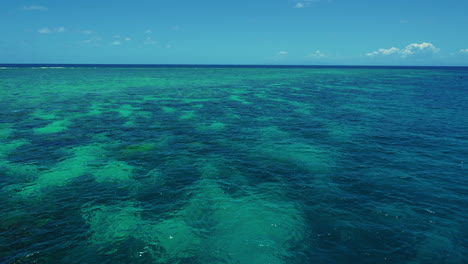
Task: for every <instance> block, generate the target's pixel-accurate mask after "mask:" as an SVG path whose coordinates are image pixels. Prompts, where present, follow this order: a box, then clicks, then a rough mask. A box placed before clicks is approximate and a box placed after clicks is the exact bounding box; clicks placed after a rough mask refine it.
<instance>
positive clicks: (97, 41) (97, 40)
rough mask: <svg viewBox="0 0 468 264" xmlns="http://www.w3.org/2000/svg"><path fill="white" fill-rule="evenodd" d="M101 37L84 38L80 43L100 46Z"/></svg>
mask: <svg viewBox="0 0 468 264" xmlns="http://www.w3.org/2000/svg"><path fill="white" fill-rule="evenodd" d="M101 40H102V39H101V38H99V37H92V38H89V39H85V40H83V41H81V42H82V43H84V44H90V45H94V46H101V43H100V41H101Z"/></svg>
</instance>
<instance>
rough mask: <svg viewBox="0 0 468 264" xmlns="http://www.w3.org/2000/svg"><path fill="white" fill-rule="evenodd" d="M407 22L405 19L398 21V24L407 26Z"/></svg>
mask: <svg viewBox="0 0 468 264" xmlns="http://www.w3.org/2000/svg"><path fill="white" fill-rule="evenodd" d="M408 23H409V21H408V20H406V19H400V24H408Z"/></svg>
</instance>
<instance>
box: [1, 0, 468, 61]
mask: <svg viewBox="0 0 468 264" xmlns="http://www.w3.org/2000/svg"><path fill="white" fill-rule="evenodd" d="M467 13H468V1H467V0H426V1H422V0H391V1H389V0H297V1H296V0H230V1H228V0H200V1H194V0H171V1H162V0H161V1H160V0H134V1H130V0H113V1H99V0H92V1H90V0H80V1H69V0H43V1H34V0H32V1H22V0H2V1H1V3H0V25H1V26H0V36H1V38H0V63H124V64H125V63H150V64H306V65H317V64H318V65H466V66H468V15H467Z"/></svg>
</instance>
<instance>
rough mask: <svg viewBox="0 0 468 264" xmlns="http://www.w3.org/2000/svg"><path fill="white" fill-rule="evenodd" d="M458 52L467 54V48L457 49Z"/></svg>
mask: <svg viewBox="0 0 468 264" xmlns="http://www.w3.org/2000/svg"><path fill="white" fill-rule="evenodd" d="M459 53H464V54H468V49H461V50H460V51H459Z"/></svg>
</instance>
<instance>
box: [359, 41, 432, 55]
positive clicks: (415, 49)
mask: <svg viewBox="0 0 468 264" xmlns="http://www.w3.org/2000/svg"><path fill="white" fill-rule="evenodd" d="M439 51H440V49H438V48H436V47H435V46H434V45H433V44H431V43H428V42H423V43H421V44H417V43H413V44H409V45H408V46H406V47H405V48H404V49H399V48H396V47H392V48H389V49H379V50H376V51H372V52H369V53H366V56H369V57H374V56H379V55H381V56H389V55H399V56H401V57H403V58H406V57H408V56H413V55H424V54H425V55H432V54H435V53H437V52H439Z"/></svg>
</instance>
